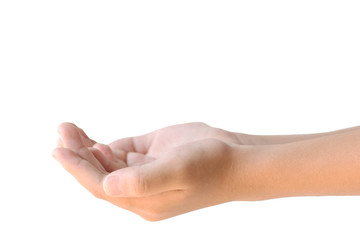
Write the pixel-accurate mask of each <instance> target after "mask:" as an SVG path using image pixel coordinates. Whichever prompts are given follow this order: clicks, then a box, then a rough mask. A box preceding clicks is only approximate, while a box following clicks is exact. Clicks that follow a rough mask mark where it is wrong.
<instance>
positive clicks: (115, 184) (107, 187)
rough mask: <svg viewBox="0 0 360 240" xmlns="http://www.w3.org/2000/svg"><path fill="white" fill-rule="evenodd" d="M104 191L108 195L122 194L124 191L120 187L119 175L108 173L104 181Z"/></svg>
mask: <svg viewBox="0 0 360 240" xmlns="http://www.w3.org/2000/svg"><path fill="white" fill-rule="evenodd" d="M104 191H105V193H106V194H108V195H116V196H118V195H121V193H122V192H121V190H120V188H119V176H117V175H108V176H107V177H106V178H105V181H104Z"/></svg>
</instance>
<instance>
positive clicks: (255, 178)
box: [232, 145, 286, 201]
mask: <svg viewBox="0 0 360 240" xmlns="http://www.w3.org/2000/svg"><path fill="white" fill-rule="evenodd" d="M273 150H274V149H273V146H271V145H246V146H244V145H233V146H232V161H233V176H234V177H233V181H232V183H233V184H232V185H233V191H232V197H233V200H234V201H258V200H266V199H272V198H279V197H284V196H285V195H286V194H285V192H284V191H283V189H281V187H282V186H281V180H280V176H279V175H278V173H279V169H278V168H277V167H276V164H275V165H273V163H274V162H275V160H276V158H277V156H276V155H275V154H274V151H273Z"/></svg>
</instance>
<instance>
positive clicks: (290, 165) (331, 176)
mask: <svg viewBox="0 0 360 240" xmlns="http://www.w3.org/2000/svg"><path fill="white" fill-rule="evenodd" d="M243 147H245V151H244V148H242V149H241V150H240V148H241V146H239V147H238V148H239V150H240V151H241V152H242V160H240V161H238V163H239V164H237V171H238V172H239V179H238V182H240V184H239V186H238V192H239V193H240V194H239V195H237V196H236V199H238V200H262V199H270V198H280V197H290V196H326V195H360V129H353V130H351V131H345V132H341V133H338V134H333V135H325V136H322V137H317V138H313V139H308V140H304V141H298V142H292V143H286V144H278V145H262V146H243ZM244 197H245V198H247V199H244Z"/></svg>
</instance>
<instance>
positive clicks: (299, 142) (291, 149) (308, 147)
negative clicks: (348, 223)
mask: <svg viewBox="0 0 360 240" xmlns="http://www.w3.org/2000/svg"><path fill="white" fill-rule="evenodd" d="M58 132H59V135H60V139H59V141H58V146H59V147H58V148H56V149H55V150H54V151H53V156H54V157H55V158H56V159H57V160H58V161H59V162H60V163H61V164H62V166H63V167H64V168H65V169H66V170H67V171H68V172H69V173H71V174H72V175H73V176H74V177H75V178H76V179H77V181H79V183H80V184H82V185H83V186H84V187H85V188H86V189H87V190H89V191H90V192H91V193H92V194H93V195H94V196H96V197H98V198H101V199H104V200H106V201H108V202H110V203H113V204H115V205H117V206H119V207H121V208H124V209H127V210H130V211H132V212H134V213H136V214H138V215H140V216H141V217H143V218H144V219H146V220H149V221H157V220H162V219H166V218H169V217H173V216H176V215H179V214H182V213H186V212H189V211H193V210H196V209H199V208H204V207H207V206H212V205H216V204H220V203H225V202H229V201H235V200H264V199H270V198H278V197H289V196H308V195H356V194H359V193H360V191H359V190H358V189H360V188H359V187H360V180H358V178H357V176H358V174H359V173H360V158H359V157H358V156H359V154H358V152H359V151H358V150H357V149H358V148H359V147H360V129H359V128H358V127H357V128H350V129H344V130H340V131H336V132H331V133H322V134H310V135H288V136H254V135H248V134H242V133H233V132H229V131H225V130H222V129H218V128H213V127H210V126H208V125H206V124H204V123H188V124H181V125H175V126H170V127H166V128H162V129H159V130H157V131H154V132H151V133H149V134H145V135H141V136H137V137H131V138H124V139H119V140H117V141H114V142H112V143H110V144H108V145H105V144H100V143H97V142H96V141H94V140H92V139H90V138H89V137H88V136H87V135H86V134H85V133H84V131H83V130H82V129H80V128H78V127H77V126H76V125H74V124H72V123H63V124H61V125H60V126H59V128H58Z"/></svg>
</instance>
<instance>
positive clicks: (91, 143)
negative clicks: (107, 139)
mask: <svg viewBox="0 0 360 240" xmlns="http://www.w3.org/2000/svg"><path fill="white" fill-rule="evenodd" d="M77 128H78V130H79V132H80V135H81V136H82V137H83V141H84V142H85V143H86V145H87V147H92V146H93V145H94V144H95V143H96V141H94V140H92V139H91V138H89V137H88V135H87V134H86V133H85V132H84V130H82V129H81V128H79V127H77Z"/></svg>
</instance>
